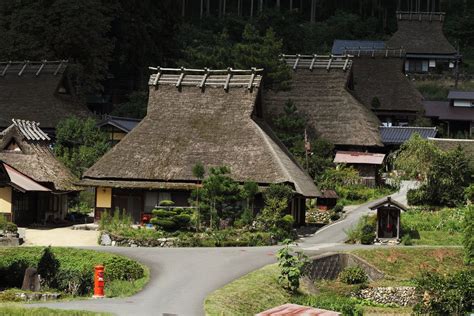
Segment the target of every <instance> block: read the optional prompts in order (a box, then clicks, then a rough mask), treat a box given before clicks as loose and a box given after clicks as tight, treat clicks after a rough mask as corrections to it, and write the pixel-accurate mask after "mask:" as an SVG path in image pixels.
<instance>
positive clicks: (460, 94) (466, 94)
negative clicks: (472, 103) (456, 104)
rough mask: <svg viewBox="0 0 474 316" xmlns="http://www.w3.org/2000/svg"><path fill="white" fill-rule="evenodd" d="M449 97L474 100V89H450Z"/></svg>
mask: <svg viewBox="0 0 474 316" xmlns="http://www.w3.org/2000/svg"><path fill="white" fill-rule="evenodd" d="M448 99H451V100H454V99H461V100H474V91H453V90H451V91H449V94H448Z"/></svg>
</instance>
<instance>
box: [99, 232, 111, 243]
mask: <svg viewBox="0 0 474 316" xmlns="http://www.w3.org/2000/svg"><path fill="white" fill-rule="evenodd" d="M100 245H101V246H111V245H112V239H111V238H110V236H109V234H106V233H103V234H102V235H101V236H100Z"/></svg>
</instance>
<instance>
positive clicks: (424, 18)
mask: <svg viewBox="0 0 474 316" xmlns="http://www.w3.org/2000/svg"><path fill="white" fill-rule="evenodd" d="M397 20H398V30H397V31H396V32H395V34H393V36H392V37H391V38H390V39H389V40H388V41H387V43H386V44H387V47H391V48H399V47H402V48H404V49H405V50H406V52H407V54H436V55H438V54H439V55H455V54H456V49H455V48H454V47H453V45H451V43H449V42H448V40H447V39H446V37H445V36H444V33H443V22H444V13H431V14H430V13H410V12H397Z"/></svg>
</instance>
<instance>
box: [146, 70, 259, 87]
mask: <svg viewBox="0 0 474 316" xmlns="http://www.w3.org/2000/svg"><path fill="white" fill-rule="evenodd" d="M148 69H150V70H152V71H156V73H154V74H152V75H151V76H150V80H149V82H148V84H149V85H150V86H155V87H157V86H158V85H175V86H176V87H177V88H181V86H196V87H199V88H201V89H204V88H205V87H208V86H214V87H221V86H222V87H224V90H226V91H227V90H229V88H230V87H247V89H248V90H252V89H253V88H254V87H258V86H259V85H260V82H261V80H262V75H261V73H262V72H263V69H258V68H251V69H233V68H227V69H210V68H203V69H193V68H185V67H181V68H163V67H159V66H158V67H148Z"/></svg>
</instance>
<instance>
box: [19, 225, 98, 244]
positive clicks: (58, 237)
mask: <svg viewBox="0 0 474 316" xmlns="http://www.w3.org/2000/svg"><path fill="white" fill-rule="evenodd" d="M98 238H99V232H98V231H93V230H73V229H71V227H61V228H35V229H31V228H26V229H25V243H24V246H56V247H92V246H97V239H98Z"/></svg>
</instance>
